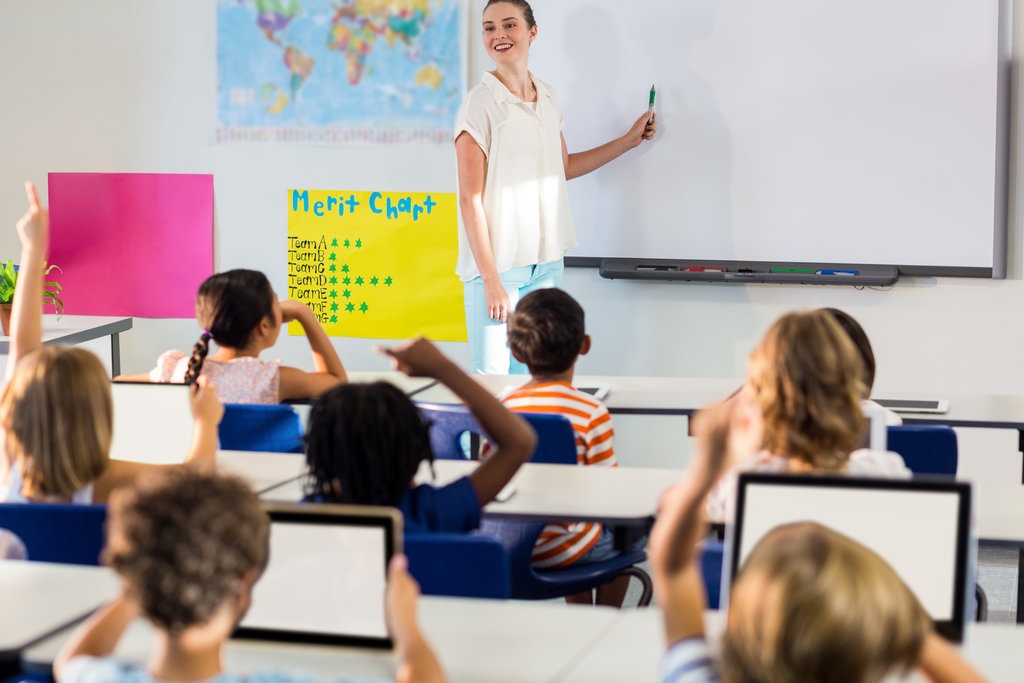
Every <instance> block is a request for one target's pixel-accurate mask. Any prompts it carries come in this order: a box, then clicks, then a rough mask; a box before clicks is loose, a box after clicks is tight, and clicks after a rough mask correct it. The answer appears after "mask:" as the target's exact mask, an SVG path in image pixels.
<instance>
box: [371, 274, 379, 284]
mask: <svg viewBox="0 0 1024 683" xmlns="http://www.w3.org/2000/svg"><path fill="white" fill-rule="evenodd" d="M378 282H380V279H378V277H377V276H376V275H374V276H373V277H371V278H370V284H371V285H373V286H374V287H376V286H377V283H378Z"/></svg>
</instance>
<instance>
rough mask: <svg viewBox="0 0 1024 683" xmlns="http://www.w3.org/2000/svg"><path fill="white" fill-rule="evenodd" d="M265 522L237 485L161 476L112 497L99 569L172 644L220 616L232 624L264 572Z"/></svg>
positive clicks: (175, 472)
mask: <svg viewBox="0 0 1024 683" xmlns="http://www.w3.org/2000/svg"><path fill="white" fill-rule="evenodd" d="M269 536H270V519H269V517H268V516H267V514H266V512H264V511H263V508H262V507H261V506H260V502H259V499H258V498H257V497H256V494H255V493H253V491H252V490H251V489H250V488H249V486H248V484H246V483H245V482H244V481H242V480H241V479H237V478H235V477H229V476H224V475H219V474H203V473H199V472H196V471H194V470H191V469H188V468H180V469H178V468H175V469H167V470H162V471H160V472H157V473H153V474H151V475H147V476H146V477H144V478H142V479H140V481H139V482H138V483H137V485H136V486H134V487H132V488H128V489H121V490H118V491H116V492H115V493H114V495H113V496H112V498H111V501H110V508H109V512H108V519H107V546H106V549H105V550H104V551H103V559H104V562H105V563H106V564H108V565H110V566H111V567H113V568H114V569H115V570H116V571H117V573H118V574H120V575H121V577H122V578H123V579H124V581H125V584H126V590H127V592H128V593H129V595H130V596H131V597H132V598H133V599H134V600H135V601H137V602H138V604H139V605H140V607H141V609H142V611H143V614H145V616H146V617H147V618H148V619H149V620H150V621H152V622H153V623H154V624H155V625H156V626H157V627H158V628H160V629H163V630H165V631H167V632H168V633H170V634H171V635H172V636H174V635H177V634H180V633H181V632H182V631H183V630H185V629H187V628H190V627H194V626H202V625H205V624H207V623H209V622H210V621H211V620H212V619H213V618H214V617H215V616H217V615H218V614H219V613H220V611H221V610H223V609H225V608H229V609H233V610H234V611H235V612H236V613H235V614H234V615H233V616H234V618H235V619H236V620H237V619H238V618H240V617H241V616H242V614H244V612H245V609H246V608H247V607H248V600H249V592H250V589H251V587H252V585H253V584H254V583H255V582H256V579H258V578H259V576H260V574H262V573H263V570H264V569H265V568H266V565H267V560H268V556H269Z"/></svg>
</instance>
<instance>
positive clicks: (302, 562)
mask: <svg viewBox="0 0 1024 683" xmlns="http://www.w3.org/2000/svg"><path fill="white" fill-rule="evenodd" d="M292 507H306V508H309V510H308V511H307V510H301V511H294V510H293V511H290V512H287V513H285V512H282V511H280V510H277V511H275V510H271V511H270V514H271V527H270V562H269V564H268V566H267V569H266V571H265V572H264V574H263V576H262V577H261V578H260V580H259V581H258V582H257V583H256V587H255V589H254V591H253V599H252V606H251V607H250V608H249V612H248V613H247V614H246V615H245V617H244V618H243V619H242V622H241V624H240V625H239V629H238V631H237V632H236V634H235V635H236V636H238V637H249V638H260V639H268V640H284V641H296V642H311V643H324V644H344V645H360V646H370V647H382V648H390V647H391V646H392V643H391V639H390V636H389V634H388V628H387V623H386V618H385V609H384V591H385V588H386V584H387V565H388V562H389V561H390V559H391V556H392V554H393V550H394V548H395V541H396V537H397V536H398V535H400V533H401V532H400V527H401V522H400V518H399V517H398V512H397V511H396V510H391V509H390V508H362V507H360V508H357V511H358V512H359V513H360V514H352V513H351V512H340V511H339V510H349V511H351V509H352V507H351V506H334V505H331V506H319V505H305V506H292ZM328 509H330V510H331V512H329V513H328V512H326V510H328ZM367 510H370V511H374V510H377V511H381V512H378V513H376V514H374V513H371V514H366V511H367Z"/></svg>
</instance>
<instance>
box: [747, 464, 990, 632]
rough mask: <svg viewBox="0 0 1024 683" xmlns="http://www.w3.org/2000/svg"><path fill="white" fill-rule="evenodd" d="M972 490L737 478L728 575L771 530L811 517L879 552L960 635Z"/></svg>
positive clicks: (942, 624)
mask: <svg viewBox="0 0 1024 683" xmlns="http://www.w3.org/2000/svg"><path fill="white" fill-rule="evenodd" d="M969 511H970V485H969V484H966V483H963V482H953V481H950V482H947V483H942V482H926V481H922V480H916V481H915V480H873V479H856V478H852V477H850V478H847V477H842V478H825V477H813V476H797V477H785V476H782V475H766V474H750V473H744V474H742V475H741V476H740V492H739V498H738V504H737V518H736V525H735V528H734V529H732V534H733V537H732V545H733V547H732V566H731V576H735V573H736V571H738V568H739V567H741V566H742V564H743V562H744V561H745V560H746V558H747V556H748V555H749V554H750V551H751V550H752V549H753V548H754V546H755V545H756V544H757V542H758V541H759V540H760V539H761V538H762V537H763V536H764V535H765V534H766V533H768V531H770V530H771V529H774V528H775V527H777V526H779V525H782V524H788V523H791V522H799V521H804V520H813V521H815V522H817V523H819V524H822V525H823V526H826V527H829V528H831V529H834V530H835V531H838V532H839V533H841V534H844V535H846V536H848V537H850V538H852V539H854V540H855V541H858V542H859V543H861V544H863V545H865V546H867V547H868V548H870V549H872V550H874V551H875V552H876V553H877V554H878V555H879V556H881V557H882V559H884V560H885V561H886V562H887V563H888V564H889V565H890V566H891V567H892V568H893V569H894V570H895V571H896V573H897V574H898V575H899V576H900V578H902V579H903V581H904V582H905V583H906V584H907V586H908V587H909V588H910V590H911V591H913V592H914V594H915V595H916V596H917V598H918V600H919V601H920V602H921V606H922V607H924V609H925V611H926V612H928V614H929V615H930V616H931V617H932V619H934V620H935V621H936V622H937V626H938V627H939V630H940V632H943V633H944V634H945V635H947V637H951V638H952V639H954V640H959V639H960V638H961V637H962V627H963V615H964V600H965V597H966V595H967V593H968V590H967V589H968V586H967V583H966V578H967V576H968V572H967V565H968V559H967V555H968V546H969V542H970V541H969V539H970V526H969V524H970V522H969Z"/></svg>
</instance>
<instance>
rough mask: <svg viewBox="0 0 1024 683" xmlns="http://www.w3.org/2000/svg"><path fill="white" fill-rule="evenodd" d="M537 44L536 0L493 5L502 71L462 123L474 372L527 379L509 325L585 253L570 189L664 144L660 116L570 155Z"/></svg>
mask: <svg viewBox="0 0 1024 683" xmlns="http://www.w3.org/2000/svg"><path fill="white" fill-rule="evenodd" d="M536 37H537V23H536V22H535V21H534V17H533V10H532V8H531V7H530V4H529V3H528V2H526V0H489V2H488V3H487V5H486V6H485V7H484V12H483V42H484V49H485V50H486V51H487V54H488V55H489V56H490V57H491V59H493V60H494V62H495V64H496V68H495V70H494V71H490V72H487V73H485V74H484V76H483V81H482V82H481V83H480V85H478V86H476V87H475V88H473V89H472V90H470V91H469V93H468V94H467V95H466V98H465V100H464V101H463V103H462V107H461V108H460V109H459V112H458V114H457V115H456V118H455V154H456V160H457V164H458V176H459V208H460V212H461V215H462V225H463V229H462V230H460V231H459V259H458V266H457V267H456V272H457V273H458V275H459V277H460V278H461V279H462V282H463V284H464V286H465V305H466V327H467V329H468V332H469V347H470V353H471V355H472V372H488V373H495V374H507V373H508V372H509V371H510V370H511V371H512V372H515V373H523V372H525V371H526V369H525V368H524V367H523V366H522V365H521V364H518V363H511V365H510V359H509V353H508V349H507V348H506V346H505V327H504V325H505V322H506V320H507V319H508V316H509V315H511V313H512V309H513V307H514V306H515V304H516V301H517V300H518V299H519V297H520V296H522V295H524V294H526V293H527V292H530V291H532V290H534V289H538V288H541V287H558V286H559V285H560V284H561V281H562V255H563V254H564V253H565V252H566V251H567V250H568V249H570V248H572V247H575V246H576V245H577V243H576V234H575V232H574V231H573V226H572V217H571V215H570V212H569V195H568V191H567V189H566V180H567V179H569V180H571V179H572V178H576V177H579V176H582V175H586V174H587V173H590V172H591V171H593V170H595V169H597V168H600V167H601V166H604V165H605V164H607V163H608V162H609V161H612V160H613V159H615V158H617V157H619V156H621V155H622V154H625V153H626V152H627V151H629V150H631V149H633V148H634V147H637V146H638V145H639V144H640V143H641V142H643V141H644V140H650V139H652V138H653V137H654V131H655V125H656V121H655V117H653V116H651V115H649V114H648V112H646V111H645V112H644V113H643V115H642V116H641V117H640V118H638V119H637V120H636V121H635V122H634V123H633V125H632V126H631V127H630V129H629V131H627V132H626V134H625V135H623V136H622V137H619V138H616V139H614V140H612V141H610V142H608V143H606V144H604V145H601V146H600V147H595V148H594V149H591V150H587V151H585V152H578V153H574V154H569V153H568V151H566V146H565V139H564V138H563V137H562V115H561V114H560V113H559V111H558V101H557V99H556V98H555V94H554V91H553V90H552V89H551V87H550V86H548V85H547V84H545V83H543V82H541V81H540V80H538V79H536V78H534V76H533V74H531V73H530V70H529V56H530V54H529V51H530V44H531V43H532V42H533V40H534V38H536ZM596 40H600V38H596Z"/></svg>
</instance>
